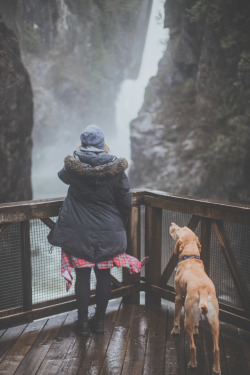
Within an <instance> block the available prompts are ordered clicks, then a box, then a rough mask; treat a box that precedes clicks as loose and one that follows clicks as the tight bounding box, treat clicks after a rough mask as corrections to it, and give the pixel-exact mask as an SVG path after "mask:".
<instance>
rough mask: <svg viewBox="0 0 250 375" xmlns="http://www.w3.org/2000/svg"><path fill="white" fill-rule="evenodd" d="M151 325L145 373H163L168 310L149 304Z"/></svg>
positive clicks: (149, 374) (147, 374) (145, 374)
mask: <svg viewBox="0 0 250 375" xmlns="http://www.w3.org/2000/svg"><path fill="white" fill-rule="evenodd" d="M148 308H149V310H150V326H149V333H148V341H147V348H146V353H145V360H144V371H143V375H151V374H163V371H164V367H165V366H164V363H165V340H166V328H167V311H166V309H164V308H163V307H160V306H149V307H148Z"/></svg>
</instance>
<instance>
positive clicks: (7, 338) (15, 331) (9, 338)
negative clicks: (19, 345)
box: [0, 324, 27, 362]
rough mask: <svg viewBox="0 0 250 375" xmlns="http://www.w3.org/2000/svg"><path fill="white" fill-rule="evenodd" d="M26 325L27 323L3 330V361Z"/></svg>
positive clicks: (0, 349) (0, 353) (0, 344)
mask: <svg viewBox="0 0 250 375" xmlns="http://www.w3.org/2000/svg"><path fill="white" fill-rule="evenodd" d="M26 327H27V324H22V325H19V326H16V327H12V328H8V329H6V330H4V331H3V334H2V336H1V340H0V362H2V360H3V359H4V357H5V356H6V354H7V353H8V351H9V350H10V349H11V347H12V346H13V345H14V343H15V342H16V341H17V339H18V338H19V336H20V335H21V333H22V332H23V331H24V330H25V328H26Z"/></svg>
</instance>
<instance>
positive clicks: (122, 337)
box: [100, 304, 136, 375]
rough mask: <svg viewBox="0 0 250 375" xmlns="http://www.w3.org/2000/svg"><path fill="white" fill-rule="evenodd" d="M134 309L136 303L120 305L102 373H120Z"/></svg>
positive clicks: (108, 374) (107, 374)
mask: <svg viewBox="0 0 250 375" xmlns="http://www.w3.org/2000/svg"><path fill="white" fill-rule="evenodd" d="M135 309H136V305H128V304H123V305H122V307H121V309H120V311H119V315H118V317H117V321H116V323H115V327H114V330H113V332H112V336H111V339H110V342H109V346H108V349H107V352H106V355H105V359H104V362H103V366H102V368H101V371H100V373H101V374H102V375H110V374H120V373H121V370H122V367H123V363H124V358H125V353H126V350H127V345H128V340H129V336H130V333H131V325H132V320H133V316H134V313H135Z"/></svg>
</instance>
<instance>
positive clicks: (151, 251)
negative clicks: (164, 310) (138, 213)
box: [145, 207, 162, 305]
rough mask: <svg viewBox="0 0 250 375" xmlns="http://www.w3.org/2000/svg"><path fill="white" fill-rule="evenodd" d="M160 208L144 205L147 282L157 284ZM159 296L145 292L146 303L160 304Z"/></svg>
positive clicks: (159, 271) (160, 230)
mask: <svg viewBox="0 0 250 375" xmlns="http://www.w3.org/2000/svg"><path fill="white" fill-rule="evenodd" d="M161 247H162V210H161V209H157V208H151V207H146V211H145V254H146V256H148V257H149V262H148V263H147V264H146V266H145V277H146V282H147V283H148V284H155V285H156V284H158V282H159V280H160V278H161ZM160 303H161V300H160V298H159V296H156V295H153V294H152V293H151V291H149V292H147V293H146V304H157V305H160Z"/></svg>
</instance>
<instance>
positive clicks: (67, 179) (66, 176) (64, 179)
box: [58, 167, 71, 185]
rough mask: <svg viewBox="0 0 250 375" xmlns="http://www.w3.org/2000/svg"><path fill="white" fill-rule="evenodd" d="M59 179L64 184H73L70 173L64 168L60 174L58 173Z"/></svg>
mask: <svg viewBox="0 0 250 375" xmlns="http://www.w3.org/2000/svg"><path fill="white" fill-rule="evenodd" d="M58 177H59V178H60V180H62V182H64V183H65V184H67V185H70V184H71V176H70V173H69V172H68V171H67V170H66V169H65V167H63V168H62V169H61V170H60V171H59V172H58Z"/></svg>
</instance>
